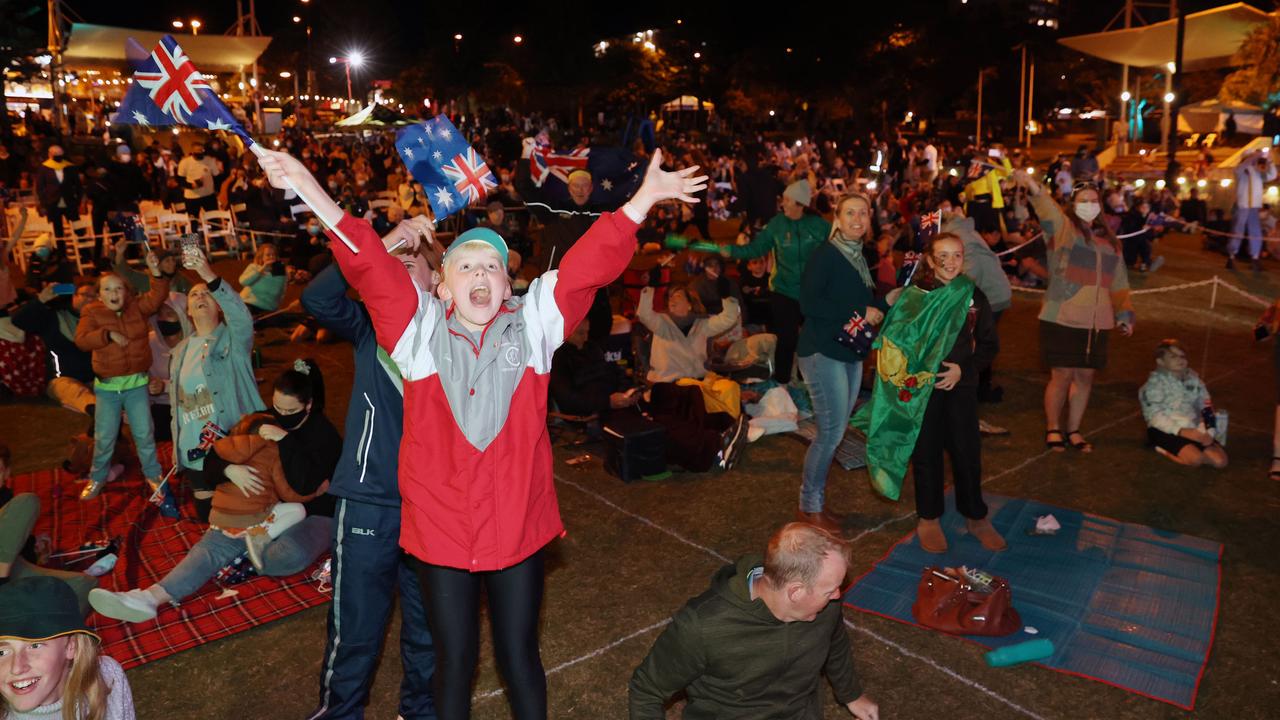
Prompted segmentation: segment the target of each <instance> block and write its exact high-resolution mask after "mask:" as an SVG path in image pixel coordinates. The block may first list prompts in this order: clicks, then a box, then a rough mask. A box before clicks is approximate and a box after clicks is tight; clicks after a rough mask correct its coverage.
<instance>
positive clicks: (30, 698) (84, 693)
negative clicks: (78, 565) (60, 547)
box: [0, 576, 135, 720]
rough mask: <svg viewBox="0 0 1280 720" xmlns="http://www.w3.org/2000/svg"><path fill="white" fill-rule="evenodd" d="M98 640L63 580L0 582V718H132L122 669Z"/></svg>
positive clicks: (70, 719) (131, 695) (129, 696)
mask: <svg viewBox="0 0 1280 720" xmlns="http://www.w3.org/2000/svg"><path fill="white" fill-rule="evenodd" d="M99 643H101V638H99V637H98V636H97V635H96V634H94V633H93V632H91V631H90V630H89V628H88V626H87V625H85V622H84V616H83V615H82V614H81V613H80V609H79V604H78V602H77V601H76V595H75V592H73V591H72V590H71V586H70V585H67V584H66V583H65V582H63V581H62V580H59V579H57V578H52V577H45V576H33V577H25V578H22V579H20V580H15V581H13V582H10V583H6V584H4V585H0V696H3V698H4V701H3V703H0V720H36V719H40V720H55V719H56V720H134V718H135V715H134V711H133V693H132V691H131V690H130V689H129V681H128V680H126V679H125V675H124V669H123V668H121V667H120V663H118V662H116V661H115V660H114V659H112V658H111V657H109V656H107V655H102V654H100V653H99V651H98V645H99Z"/></svg>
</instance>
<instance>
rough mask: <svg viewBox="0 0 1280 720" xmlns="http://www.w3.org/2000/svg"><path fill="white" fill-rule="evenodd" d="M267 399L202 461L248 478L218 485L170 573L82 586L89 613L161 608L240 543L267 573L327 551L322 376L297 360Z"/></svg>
mask: <svg viewBox="0 0 1280 720" xmlns="http://www.w3.org/2000/svg"><path fill="white" fill-rule="evenodd" d="M271 406H272V407H271V412H270V413H269V414H264V413H253V414H250V415H248V416H246V417H245V418H243V420H242V421H241V422H240V423H237V425H236V426H235V427H234V428H233V432H232V433H231V434H230V435H228V436H227V437H225V438H222V439H221V440H218V441H217V442H216V443H214V444H213V448H212V449H211V451H210V453H209V454H208V455H207V456H206V457H205V458H204V460H205V469H206V471H209V472H211V473H216V474H219V475H223V476H225V477H227V478H228V479H230V478H232V477H237V478H242V479H244V480H246V481H247V480H252V481H253V482H252V483H251V484H246V485H245V487H246V488H248V489H247V490H245V491H244V492H242V491H241V488H240V486H239V485H237V486H236V487H232V486H231V485H225V484H224V485H221V486H219V488H218V490H217V491H216V493H215V499H214V500H213V501H212V503H211V514H210V516H209V522H210V526H209V529H208V530H207V531H205V534H204V535H203V536H201V538H200V541H199V542H197V543H196V545H195V547H193V548H192V549H191V550H190V551H189V552H188V553H187V555H186V557H184V558H183V559H182V561H181V562H179V563H178V565H177V566H176V567H174V568H173V570H170V571H169V573H168V574H167V575H165V576H164V578H162V579H161V580H160V581H159V582H157V583H155V584H153V585H151V586H150V587H148V588H146V589H142V588H138V589H135V590H125V591H122V592H112V591H109V590H102V589H96V590H92V591H90V592H89V604H90V605H92V606H93V609H94V610H96V611H97V612H98V613H99V614H101V615H105V616H106V617H109V618H114V619H116V620H124V621H125V622H131V623H137V622H146V621H148V620H152V619H154V618H155V617H156V614H157V613H158V612H159V609H160V608H161V607H163V606H164V605H166V604H168V603H176V602H179V601H181V600H183V599H185V598H187V597H190V596H191V595H194V594H195V593H196V591H197V590H199V589H200V588H201V587H203V586H204V584H205V583H207V582H208V581H209V580H211V579H213V577H214V575H216V574H217V572H218V570H220V569H221V568H222V567H223V566H224V565H226V564H227V563H229V562H231V561H232V560H234V559H235V558H236V557H238V556H239V555H240V554H241V553H243V552H245V551H246V550H248V553H249V559H250V562H252V563H253V565H254V568H255V569H256V570H258V572H259V573H260V574H262V575H269V576H273V577H283V576H286V575H292V574H294V573H297V572H301V571H302V570H303V569H305V568H306V567H307V566H308V565H310V564H311V563H312V562H314V561H315V559H316V558H317V557H319V556H320V554H321V553H323V552H326V551H328V550H329V548H330V547H331V544H332V543H331V538H332V536H333V507H334V502H333V497H332V496H330V495H327V494H326V491H327V490H328V487H329V481H328V478H329V476H330V475H332V474H333V470H334V468H335V467H336V466H337V464H338V454H339V453H340V452H341V451H342V436H340V435H339V434H338V430H337V428H335V427H334V426H333V424H332V423H330V422H329V420H328V419H327V418H326V417H325V415H324V383H323V381H322V380H321V378H320V369H319V368H318V367H317V366H316V365H315V363H314V362H312V361H310V360H296V361H294V364H293V366H292V367H291V368H289V369H288V370H285V371H284V372H283V373H281V375H280V377H278V378H277V379H276V382H275V390H274V392H273V394H272V401H271ZM282 500H283V501H284V502H280V501H282ZM299 504H301V506H300V507H299Z"/></svg>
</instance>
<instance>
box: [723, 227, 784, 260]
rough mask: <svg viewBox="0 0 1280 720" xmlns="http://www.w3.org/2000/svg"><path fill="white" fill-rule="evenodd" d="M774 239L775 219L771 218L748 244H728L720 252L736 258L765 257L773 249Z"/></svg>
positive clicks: (725, 255)
mask: <svg viewBox="0 0 1280 720" xmlns="http://www.w3.org/2000/svg"><path fill="white" fill-rule="evenodd" d="M773 240H774V237H773V221H772V220H770V221H769V222H768V223H767V224H766V225H765V226H764V227H762V228H760V229H759V230H757V231H756V234H755V237H753V238H751V240H750V241H749V242H748V243H747V244H746V245H726V246H724V247H722V248H720V254H721V255H723V256H724V257H727V258H733V259H734V260H750V259H751V258H758V257H763V256H765V255H768V254H769V251H770V250H772V249H773Z"/></svg>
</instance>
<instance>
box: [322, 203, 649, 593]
mask: <svg viewBox="0 0 1280 720" xmlns="http://www.w3.org/2000/svg"><path fill="white" fill-rule="evenodd" d="M641 219H643V218H641ZM637 226H638V223H637V222H636V221H634V220H633V219H632V218H631V217H629V215H628V214H627V213H625V212H615V213H605V214H604V215H602V216H601V217H600V219H599V220H597V221H596V222H595V224H593V225H592V226H591V228H590V229H589V230H588V231H587V232H586V234H584V235H583V236H582V238H581V239H579V240H578V242H577V243H575V244H574V246H573V248H572V249H570V250H569V252H567V253H565V256H564V259H563V260H562V261H561V263H560V267H559V269H558V270H553V271H551V272H548V273H546V274H544V275H543V276H542V277H540V278H538V279H537V280H534V281H533V283H531V284H530V285H529V291H528V293H527V294H526V295H525V296H524V297H521V298H513V299H511V300H509V301H507V303H506V304H505V305H504V306H503V308H502V309H501V310H500V311H499V312H498V314H497V315H496V316H495V317H494V319H493V320H492V321H491V322H490V323H489V325H488V326H486V327H485V329H484V331H483V332H482V333H480V336H479V339H478V342H477V341H476V340H473V339H472V338H473V336H472V334H471V333H469V332H467V330H466V329H464V328H463V327H462V325H461V324H459V322H458V320H457V319H456V318H454V317H453V312H452V308H451V307H447V306H446V305H445V303H444V302H443V301H441V300H439V299H438V298H435V297H433V296H431V295H428V294H426V293H423V292H421V291H420V289H419V288H418V287H417V286H416V285H415V284H414V282H413V281H412V280H411V279H410V277H409V274H408V273H407V272H405V269H404V266H403V265H401V264H400V261H399V260H396V259H395V258H393V257H391V256H390V255H388V254H387V252H386V250H385V249H384V248H383V245H382V240H381V238H379V237H378V234H377V233H376V232H374V230H373V228H372V227H371V226H370V225H369V223H367V222H365V221H363V220H359V219H357V218H353V217H351V216H350V215H344V216H343V218H342V220H341V221H340V222H339V223H338V226H337V228H336V229H337V231H338V233H339V234H340V235H342V236H344V237H345V238H347V239H348V240H350V241H351V242H352V243H353V244H355V246H356V247H357V248H358V249H359V252H358V253H353V252H351V250H350V249H349V248H348V247H347V246H346V244H345V243H343V242H338V240H339V238H338V237H336V236H333V235H332V233H331V240H333V241H334V242H333V243H332V245H331V247H332V248H333V253H334V257H335V259H336V260H337V261H338V265H339V266H340V267H341V268H342V273H343V275H345V276H346V278H347V280H348V281H349V282H350V283H351V285H352V286H353V287H355V288H356V289H357V290H358V291H359V292H360V295H361V297H362V298H363V299H364V302H365V306H366V307H367V308H368V310H369V314H370V316H371V317H372V319H373V327H374V332H375V333H376V335H377V339H378V345H379V346H380V347H382V348H383V349H384V350H386V351H387V353H388V354H389V355H390V356H391V358H392V360H393V361H395V363H396V365H397V366H398V367H399V369H400V373H401V374H402V376H403V378H404V437H403V439H402V440H401V442H400V494H401V496H402V497H403V504H402V506H401V529H400V545H401V547H403V548H404V549H405V550H406V551H407V552H409V553H410V554H411V555H413V556H414V557H416V558H419V559H421V560H423V561H425V562H428V563H431V564H433V565H443V566H446V567H453V568H459V569H463V570H469V571H472V572H479V571H483V570H500V569H502V568H506V567H510V566H512V565H515V564H517V563H519V562H521V561H522V560H524V559H525V558H527V557H529V556H530V555H532V554H533V553H535V552H537V551H538V550H539V549H540V548H542V546H544V545H546V544H547V543H548V542H550V541H551V539H552V538H554V537H556V536H557V535H561V534H563V532H564V525H563V524H562V523H561V521H560V508H559V505H558V504H557V502H556V492H555V485H554V479H553V477H552V458H551V441H550V437H549V435H548V433H547V387H548V384H549V383H550V373H551V357H552V355H553V354H555V351H556V348H558V347H560V345H561V344H562V343H563V342H564V338H565V337H566V336H567V335H569V334H570V333H571V332H572V331H573V328H574V327H576V326H577V325H578V323H579V322H581V320H582V318H583V317H585V316H586V314H587V310H588V309H589V308H590V307H591V303H592V300H593V298H594V297H595V293H596V290H597V289H598V288H601V287H604V286H606V285H608V284H609V283H611V282H613V281H614V280H616V279H617V278H618V276H620V275H621V274H622V271H623V270H624V269H625V268H626V266H627V263H628V262H629V261H630V259H631V257H632V255H633V254H634V253H635V248H636V228H637Z"/></svg>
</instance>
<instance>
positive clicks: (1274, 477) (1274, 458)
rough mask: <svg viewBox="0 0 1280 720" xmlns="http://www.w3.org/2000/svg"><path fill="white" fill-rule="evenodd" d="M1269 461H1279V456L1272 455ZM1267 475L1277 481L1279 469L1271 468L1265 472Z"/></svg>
mask: <svg viewBox="0 0 1280 720" xmlns="http://www.w3.org/2000/svg"><path fill="white" fill-rule="evenodd" d="M1271 462H1272V463H1276V462H1280V456H1275V457H1272V458H1271ZM1267 477H1269V478H1271V479H1272V480H1275V481H1277V482H1280V470H1272V471H1270V472H1268V473H1267Z"/></svg>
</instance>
